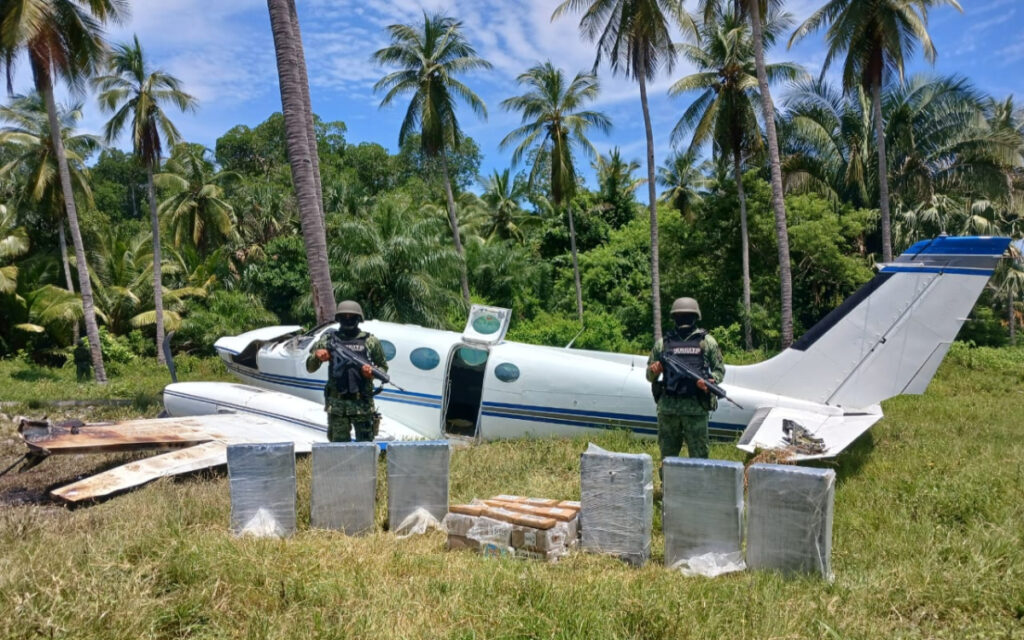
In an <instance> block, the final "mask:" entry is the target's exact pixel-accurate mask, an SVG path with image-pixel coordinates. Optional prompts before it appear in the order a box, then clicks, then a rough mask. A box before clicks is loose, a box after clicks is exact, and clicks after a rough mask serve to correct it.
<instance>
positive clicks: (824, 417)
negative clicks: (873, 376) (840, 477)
mask: <svg viewBox="0 0 1024 640" xmlns="http://www.w3.org/2000/svg"><path fill="white" fill-rule="evenodd" d="M874 408H875V409H878V408H877V407H874ZM881 418H882V412H881V410H880V409H878V410H877V411H870V412H864V413H847V414H842V415H828V414H824V413H816V412H813V411H802V410H799V409H784V408H780V407H774V408H763V409H758V410H757V411H756V412H755V413H754V416H753V418H751V419H750V423H749V424H748V425H747V428H746V430H745V431H744V432H743V435H742V436H740V440H739V443H738V444H737V445H736V446H737V447H739V448H740V449H742V450H744V451H746V452H748V453H754V452H755V451H757V450H763V449H773V450H778V451H788V452H790V453H791V457H792V459H793V460H814V459H817V458H832V457H835V456H836V455H838V454H839V452H841V451H842V450H843V449H845V448H846V447H848V446H849V445H850V444H851V443H852V442H853V441H854V440H856V439H857V437H858V436H860V435H861V434H862V433H864V432H865V431H867V430H868V429H869V428H870V427H871V425H873V424H875V423H876V422H878V421H879V420H880V419H881ZM801 429H802V430H804V431H803V434H801ZM787 431H788V432H789V433H788V434H787ZM801 435H802V437H801Z"/></svg>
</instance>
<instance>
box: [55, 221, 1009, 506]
mask: <svg viewBox="0 0 1024 640" xmlns="http://www.w3.org/2000/svg"><path fill="white" fill-rule="evenodd" d="M1009 243H1010V239H1009V238H994V237H947V236H940V237H938V238H935V239H932V240H924V241H921V242H918V243H916V244H914V245H913V246H912V247H910V248H909V249H908V250H907V251H906V252H905V253H903V254H902V255H901V256H900V257H899V258H898V259H897V260H896V261H894V262H892V263H889V264H884V265H881V268H880V270H879V272H878V274H877V275H876V276H875V277H874V278H873V279H872V280H871V281H870V282H868V283H867V284H865V285H864V286H863V287H861V289H859V290H858V291H856V292H855V293H854V294H853V295H852V296H851V297H850V298H849V299H847V300H846V301H845V302H843V303H842V304H841V305H840V306H839V307H838V308H836V309H834V310H833V311H832V312H831V313H829V314H828V315H827V316H825V318H823V319H822V320H821V321H820V322H819V323H818V324H816V325H815V326H814V327H812V328H811V329H810V330H809V331H808V332H807V333H805V334H804V335H803V336H801V337H800V339H799V340H797V341H796V342H795V343H794V344H793V345H792V346H791V347H790V348H788V349H786V350H785V351H783V352H782V353H780V354H779V355H777V356H775V357H773V358H771V359H769V360H766V361H764V362H760V363H758V364H754V365H746V366H735V365H734V366H728V365H727V366H726V375H725V380H724V383H723V384H722V385H721V386H722V387H723V388H724V389H725V391H726V392H728V394H729V397H730V398H731V399H732V400H734V401H735V403H736V404H738V405H740V406H742V407H743V408H739V407H738V406H735V405H734V404H730V403H728V402H720V403H719V408H718V410H717V411H715V412H714V414H713V415H712V416H711V422H710V431H711V434H712V436H713V437H718V438H733V439H734V438H736V437H737V436H738V437H739V442H738V444H737V446H738V447H739V448H740V449H743V450H744V451H748V452H753V451H755V450H757V449H786V450H788V452H789V453H790V455H791V456H792V457H793V458H795V459H797V460H805V459H813V458H826V457H834V456H836V455H837V454H839V453H840V452H841V451H842V450H843V449H845V448H846V447H847V446H848V445H850V444H851V443H852V442H853V441H854V440H855V439H856V438H857V437H858V436H860V435H861V434H862V433H864V432H865V431H866V430H867V429H868V428H869V427H870V426H871V425H872V424H874V423H875V422H877V421H878V420H879V419H881V418H882V409H881V407H880V405H879V403H881V402H882V401H883V400H886V399H887V398H891V397H893V396H896V395H900V394H920V393H923V392H924V391H925V389H926V388H927V386H928V383H929V382H930V381H931V379H932V377H933V375H934V374H935V371H936V369H938V366H939V364H940V363H941V362H942V359H943V357H944V356H945V354H946V351H947V350H948V349H949V346H950V344H951V343H952V341H953V339H954V338H955V336H956V334H957V332H958V331H959V329H960V327H961V325H962V324H963V322H964V320H966V318H967V315H968V313H969V312H970V310H971V308H972V307H973V306H974V303H975V301H976V300H977V299H978V296H979V295H980V294H981V292H982V290H983V288H984V286H985V284H986V283H987V282H988V279H989V277H990V276H991V275H992V273H993V271H994V270H995V267H996V265H997V263H998V262H999V260H1000V259H1001V258H1002V257H1003V255H1004V253H1005V251H1006V249H1007V246H1008V245H1009ZM509 320H510V312H509V311H508V310H507V309H498V308H493V307H484V306H474V307H473V308H472V310H471V312H470V316H469V320H468V322H467V324H466V328H465V330H464V331H463V332H462V333H461V334H460V333H456V332H452V331H440V330H436V329H428V328H424V327H419V326H414V325H403V324H395V323H389V322H380V321H375V320H371V321H367V322H364V323H362V325H361V327H362V328H363V329H364V330H366V331H369V332H371V333H373V334H374V335H376V336H377V337H378V338H379V339H380V340H381V342H382V344H383V346H384V350H385V353H386V355H387V358H388V361H389V363H388V364H389V375H390V376H391V378H392V379H393V380H394V381H395V382H396V383H397V384H399V385H401V386H402V387H403V390H399V389H396V388H393V387H386V388H384V389H383V390H382V391H381V393H380V394H379V395H378V396H377V409H378V411H379V412H380V413H381V414H382V415H383V416H384V421H383V423H382V427H381V434H382V435H381V440H382V441H383V442H382V446H386V441H388V440H394V439H409V438H426V439H440V438H445V437H455V438H462V439H467V438H468V439H473V440H476V441H481V440H493V439H499V438H520V437H545V436H578V435H590V434H595V433H599V432H602V431H604V430H607V429H629V430H631V431H632V432H633V433H635V434H638V435H640V436H646V437H651V436H655V435H656V434H657V415H656V409H655V404H654V400H653V398H652V396H651V386H650V383H648V382H647V379H646V377H645V370H646V366H647V356H645V355H629V354H620V353H606V352H598V351H586V350H580V349H570V348H558V347H545V346H537V345H530V344H522V343H517V342H509V341H506V340H504V336H505V333H506V331H507V329H508V324H509ZM333 326H334V325H333V323H328V324H324V325H320V326H318V327H316V328H314V329H312V330H310V331H307V332H302V328H301V327H298V326H280V327H267V328H263V329H258V330H255V331H250V332H247V333H243V334H241V335H238V336H231V337H224V338H221V339H219V340H218V341H217V342H216V343H215V345H214V346H215V348H216V350H217V352H218V354H219V355H220V357H221V358H222V359H223V360H224V363H225V364H226V366H227V367H228V369H229V370H230V371H232V372H233V373H234V374H235V375H237V376H238V377H239V378H240V379H241V380H242V381H243V382H245V383H247V384H246V385H238V384H232V383H212V382H191V383H176V384H171V385H168V387H167V388H166V389H165V391H164V405H165V408H166V411H167V413H168V414H169V415H171V416H175V417H186V416H191V418H190V419H192V420H194V421H197V422H196V423H195V424H194V425H190V428H203V425H204V424H207V423H204V422H203V420H208V421H209V425H210V426H209V427H208V429H209V430H210V431H211V433H212V435H210V437H209V438H208V440H207V441H205V442H206V444H204V445H202V446H206V447H207V448H208V449H210V448H211V447H213V449H216V450H215V451H213V452H212V453H210V454H209V455H207V456H206V457H204V458H203V462H202V464H203V466H213V465H214V464H223V458H224V453H223V451H224V447H226V445H227V444H230V443H231V442H236V441H263V442H275V441H282V440H293V441H295V442H296V443H297V447H299V449H298V450H302V448H303V447H305V448H306V449H307V450H308V446H309V442H313V441H324V440H326V438H325V436H324V433H325V431H326V418H325V415H324V412H323V405H322V403H323V388H324V384H325V382H326V375H327V368H326V367H321V368H320V370H319V371H317V372H316V373H314V374H310V373H307V372H306V367H305V362H306V358H307V356H308V355H309V349H310V346H311V345H312V344H313V343H314V342H315V340H316V339H317V338H318V337H319V336H320V334H322V333H323V332H324V331H326V330H327V329H329V328H332V327H333ZM209 414H222V415H218V416H213V415H209ZM223 414H227V415H226V416H225V415H223ZM250 418H251V419H252V420H258V423H254V424H252V426H251V428H245V427H239V426H238V424H237V423H238V422H239V421H241V422H242V423H245V421H246V420H248V419H250ZM150 422H152V421H150ZM228 423H230V424H231V425H235V426H226V425H227V424H228ZM275 424H276V425H280V428H275V427H274V426H273V425H275ZM793 424H796V425H798V426H799V427H802V428H803V430H804V431H805V433H806V434H807V435H809V436H810V438H811V439H812V442H816V444H815V446H814V447H813V449H812V450H807V449H806V448H805V449H803V450H801V449H799V448H796V449H794V448H793V447H792V446H791V445H792V443H791V442H790V441H788V440H787V434H786V431H785V430H784V427H787V428H788V427H790V426H792V425H793ZM296 429H298V432H300V433H301V434H303V435H301V436H298V435H296V433H297V432H296ZM65 437H66V436H65ZM211 441H212V442H215V443H221V445H222V446H219V447H214V446H213V445H210V444H209V442H211ZM37 446H39V448H45V447H43V446H42V445H37ZM192 448H193V449H194V448H195V447H192ZM189 451H190V449H185V450H183V451H175V452H172V453H168V454H163V455H162V456H157V457H155V458H152V459H151V460H154V461H158V460H160V459H162V458H166V459H168V464H161V465H157V466H159V471H160V472H161V473H159V475H167V474H168V473H178V472H181V471H189V470H193V469H194V468H196V467H195V465H196V464H197V463H196V462H195V461H194V460H193V459H192V458H190V457H189V453H188V452H189ZM182 460H184V461H185V462H182V464H183V465H184V466H185V467H187V468H183V469H182V470H181V471H175V470H174V469H176V468H177V466H176V465H178V464H179V462H180V461H182ZM207 462H209V464H207ZM134 464H136V465H137V464H138V463H134ZM199 468H201V467H199ZM168 469H170V471H168ZM112 472H113V473H114V475H116V474H117V472H118V469H114V470H112ZM112 472H106V473H107V474H111V473H112ZM145 473H151V471H149V470H148V469H147V470H146V471H145ZM145 473H143V475H145ZM101 475H103V474H101ZM97 477H98V476H97ZM153 477H156V476H153ZM94 478H96V477H94ZM147 479H151V478H147ZM88 480H91V479H87V481H88ZM87 481H82V482H87ZM144 481H145V480H143V482H144ZM127 482H129V479H125V478H121V479H120V480H117V481H116V482H113V486H116V487H117V489H120V488H124V486H123V485H125V483H127ZM76 484H80V483H76ZM135 484H139V483H138V482H136V483H135ZM72 486H74V485H72ZM105 486H111V485H110V483H107V484H106V485H105ZM127 486H132V485H130V484H129V485H127ZM64 489H67V487H65V488H63V489H60V490H58V491H64ZM63 497H67V496H63ZM85 497H92V496H91V495H89V496H85Z"/></svg>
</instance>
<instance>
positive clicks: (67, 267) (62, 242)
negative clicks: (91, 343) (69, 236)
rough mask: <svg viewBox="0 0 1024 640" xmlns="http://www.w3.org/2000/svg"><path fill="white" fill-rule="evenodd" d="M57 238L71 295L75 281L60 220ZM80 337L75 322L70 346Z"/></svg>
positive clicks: (62, 223) (76, 321) (65, 279)
mask: <svg viewBox="0 0 1024 640" xmlns="http://www.w3.org/2000/svg"><path fill="white" fill-rule="evenodd" d="M57 238H58V239H59V240H60V261H61V264H63V265H64V281H65V282H66V283H67V285H68V291H70V292H71V293H74V292H75V281H74V280H73V279H72V278H71V261H70V260H68V241H67V240H66V239H65V238H64V220H63V219H60V220H58V221H57ZM80 336H81V334H79V332H78V320H75V324H74V325H72V327H71V344H72V345H77V344H78V338H79V337H80Z"/></svg>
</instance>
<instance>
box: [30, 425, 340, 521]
mask: <svg viewBox="0 0 1024 640" xmlns="http://www.w3.org/2000/svg"><path fill="white" fill-rule="evenodd" d="M18 434H19V435H20V436H21V438H22V440H24V442H25V444H26V445H27V446H28V449H29V451H28V454H27V455H26V460H27V462H26V467H27V466H29V465H34V464H38V463H39V462H41V461H42V460H44V459H46V458H47V457H48V456H50V455H60V454H72V453H111V452H125V451H142V450H154V449H155V450H163V449H172V451H169V452H166V453H162V454H160V455H157V456H153V457H151V458H146V459H144V460H136V461H133V462H129V463H127V464H124V465H121V466H119V467H115V468H113V469H109V470H107V471H104V472H102V473H98V474H96V475H94V476H90V477H88V478H85V479H83V480H79V481H77V482H73V483H71V484H68V485H65V486H63V487H60V488H58V489H55V490H54V491H52V492H51V493H52V495H54V496H56V497H58V498H61V499H63V500H66V501H68V502H79V501H82V500H87V499H91V498H99V497H103V496H107V495H110V494H112V493H116V492H118V491H122V490H124V489H130V488H132V487H137V486H139V485H142V484H145V483H147V482H150V481H151V480H155V479H156V478H161V477H164V476H172V475H177V474H180V473H188V472H190V471H198V470H200V469H207V468H210V467H215V466H218V465H222V464H225V462H226V460H227V457H226V456H227V454H226V451H227V445H229V444H234V443H241V442H275V441H293V442H295V450H296V452H304V453H308V452H309V451H310V449H311V447H312V443H313V442H318V441H325V440H326V438H325V437H324V435H323V434H322V433H320V432H318V431H315V430H311V429H305V428H301V427H298V426H295V425H291V424H287V423H284V422H282V421H279V420H272V419H266V418H262V417H260V416H255V415H251V414H219V415H203V416H189V417H180V418H153V419H142V420H128V421H124V422H116V423H99V424H81V423H77V424H75V423H61V424H54V423H53V422H51V421H49V420H30V419H27V418H22V419H20V420H19V423H18ZM26 467H23V470H24V468H26Z"/></svg>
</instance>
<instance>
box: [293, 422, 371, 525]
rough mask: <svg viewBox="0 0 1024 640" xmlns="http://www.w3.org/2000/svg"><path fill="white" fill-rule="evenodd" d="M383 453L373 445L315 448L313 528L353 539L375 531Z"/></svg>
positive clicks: (322, 445)
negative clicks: (340, 533)
mask: <svg viewBox="0 0 1024 640" xmlns="http://www.w3.org/2000/svg"><path fill="white" fill-rule="evenodd" d="M379 451H380V449H379V448H378V447H377V445H376V444H374V443H372V442H329V443H321V442H317V443H314V444H313V492H312V496H311V500H310V501H311V507H312V508H311V514H310V524H311V525H312V526H313V527H317V528H320V529H337V530H339V531H343V532H345V533H347V534H350V535H360V534H364V533H368V532H370V531H373V518H374V503H375V498H376V494H377V455H378V452H379Z"/></svg>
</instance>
